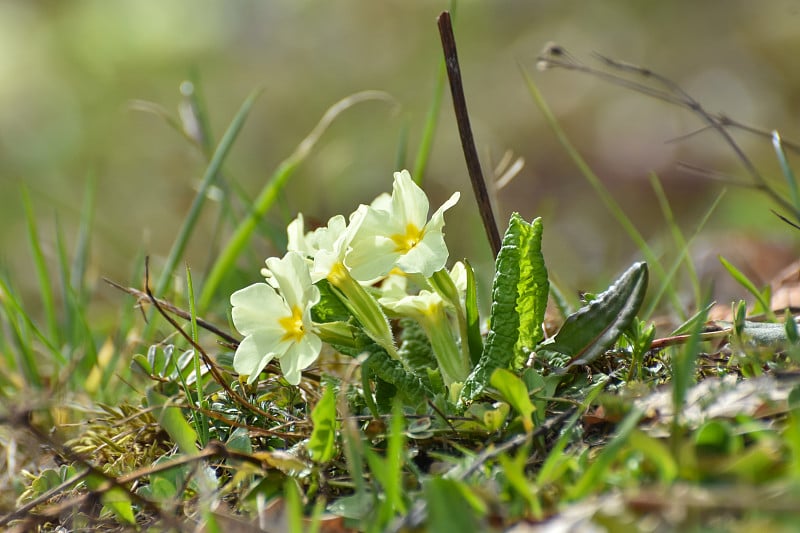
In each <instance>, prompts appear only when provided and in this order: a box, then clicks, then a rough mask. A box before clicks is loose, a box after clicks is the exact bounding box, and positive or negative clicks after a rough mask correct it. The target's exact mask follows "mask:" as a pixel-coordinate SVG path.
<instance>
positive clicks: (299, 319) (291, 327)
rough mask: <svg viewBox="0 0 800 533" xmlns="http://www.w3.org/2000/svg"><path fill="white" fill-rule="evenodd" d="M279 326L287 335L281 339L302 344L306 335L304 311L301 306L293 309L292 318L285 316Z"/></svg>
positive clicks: (279, 321)
mask: <svg viewBox="0 0 800 533" xmlns="http://www.w3.org/2000/svg"><path fill="white" fill-rule="evenodd" d="M278 324H280V325H281V327H282V328H283V329H284V331H285V332H286V333H284V334H283V337H281V340H282V341H292V342H300V341H301V340H303V337H304V336H305V334H306V331H305V327H304V326H303V310H302V309H300V307H299V306H294V307H293V308H292V315H291V316H284V317H281V318H279V319H278Z"/></svg>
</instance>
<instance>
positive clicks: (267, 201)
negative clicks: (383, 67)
mask: <svg viewBox="0 0 800 533" xmlns="http://www.w3.org/2000/svg"><path fill="white" fill-rule="evenodd" d="M368 100H388V101H393V100H392V97H391V96H389V95H388V94H386V93H384V92H380V91H363V92H360V93H356V94H353V95H350V96H348V97H347V98H344V99H343V100H340V101H339V102H337V103H335V104H334V105H333V106H331V107H330V108H328V110H327V111H326V112H325V114H324V115H323V116H322V118H321V119H320V121H319V122H318V123H317V125H316V126H314V129H313V130H311V133H309V134H308V135H307V136H306V138H305V139H303V140H302V141H301V142H300V144H298V145H297V148H295V150H294V152H292V154H291V155H290V156H289V157H287V158H286V159H284V160H283V161H282V162H281V164H280V165H279V166H278V168H277V169H276V170H275V172H274V173H273V174H272V176H271V177H270V179H269V180H268V181H267V183H266V185H264V188H263V189H261V192H260V193H259V195H258V197H257V198H256V201H255V202H254V203H253V207H252V210H251V211H250V214H249V215H248V216H247V218H245V219H244V220H243V221H242V222H241V223H240V224H239V226H238V227H237V228H236V230H235V231H234V233H233V236H231V238H230V240H229V241H228V244H227V245H226V246H225V248H224V249H223V250H222V252H221V253H220V254H219V258H218V259H217V261H216V262H215V263H214V266H213V267H211V272H210V273H209V274H208V278H207V279H206V282H205V285H204V286H203V290H202V292H201V293H200V299H199V301H198V304H197V309H198V311H199V312H200V313H201V314H202V313H203V312H204V311H205V310H206V309H208V306H209V305H210V304H211V299H212V298H213V297H214V293H215V292H216V290H217V287H219V284H220V283H221V282H222V278H223V277H224V276H225V274H227V273H228V272H229V271H230V270H231V269H232V268H233V265H234V263H235V262H236V259H237V258H238V257H239V254H241V252H242V250H244V248H245V246H247V243H248V242H250V237H251V235H252V234H253V231H254V230H255V229H256V226H257V225H258V222H259V221H260V220H261V219H262V218H263V217H264V215H265V214H266V213H267V211H269V210H270V208H271V207H272V205H273V204H274V203H275V201H276V199H277V198H278V195H279V194H280V192H281V190H283V188H284V186H285V185H286V183H287V182H288V181H289V178H290V177H292V175H293V174H294V172H295V170H297V167H299V166H300V164H301V163H302V162H303V161H304V160H305V158H306V157H308V154H310V153H311V149H312V148H313V147H314V145H315V144H316V143H317V141H318V140H319V138H320V137H321V136H322V134H323V133H324V132H325V130H326V129H327V128H328V126H330V125H331V123H332V122H333V121H334V120H335V119H336V117H338V116H339V114H341V113H342V112H343V111H345V110H346V109H348V108H350V107H352V106H353V105H355V104H357V103H359V102H364V101H368Z"/></svg>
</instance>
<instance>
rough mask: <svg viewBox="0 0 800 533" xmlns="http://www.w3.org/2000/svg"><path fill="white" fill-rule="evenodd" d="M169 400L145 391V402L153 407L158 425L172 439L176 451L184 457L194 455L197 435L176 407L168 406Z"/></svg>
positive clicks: (150, 390) (154, 392) (161, 395)
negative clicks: (175, 445) (176, 447)
mask: <svg viewBox="0 0 800 533" xmlns="http://www.w3.org/2000/svg"><path fill="white" fill-rule="evenodd" d="M169 401H170V399H169V398H167V397H166V396H164V395H163V394H159V393H158V392H156V391H155V390H153V389H152V388H151V389H148V390H147V402H148V403H149V404H150V407H153V409H154V413H155V416H156V418H157V419H158V423H159V425H161V427H162V428H164V430H165V431H166V432H167V433H168V434H169V436H170V437H172V440H174V441H175V444H177V445H178V449H179V450H180V451H181V452H182V453H185V454H186V455H196V454H197V453H198V450H197V433H195V431H194V429H193V428H192V426H191V425H190V424H189V422H187V421H186V418H185V417H184V416H183V413H182V412H181V410H180V409H179V408H178V407H175V406H168V403H169Z"/></svg>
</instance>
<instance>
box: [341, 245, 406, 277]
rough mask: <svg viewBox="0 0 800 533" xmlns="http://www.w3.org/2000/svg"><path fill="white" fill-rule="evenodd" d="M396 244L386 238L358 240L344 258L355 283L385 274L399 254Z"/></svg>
mask: <svg viewBox="0 0 800 533" xmlns="http://www.w3.org/2000/svg"><path fill="white" fill-rule="evenodd" d="M396 249H397V244H395V242H394V241H392V240H391V239H388V238H386V237H380V236H374V237H372V239H371V240H368V239H362V240H359V243H358V245H357V246H353V248H352V249H351V250H350V252H349V253H348V254H347V256H346V257H345V265H346V266H347V267H349V268H350V275H351V276H353V279H355V280H356V281H367V280H371V279H375V278H378V277H380V276H383V275H385V274H387V273H388V272H389V271H390V270H391V269H392V268H393V267H394V265H395V263H396V261H397V258H398V257H400V254H399V253H397V251H396Z"/></svg>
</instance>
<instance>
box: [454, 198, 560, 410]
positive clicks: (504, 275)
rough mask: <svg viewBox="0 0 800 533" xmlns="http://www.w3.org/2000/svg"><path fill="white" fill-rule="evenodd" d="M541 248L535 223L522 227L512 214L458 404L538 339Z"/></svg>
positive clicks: (544, 286) (543, 273) (513, 364)
mask: <svg viewBox="0 0 800 533" xmlns="http://www.w3.org/2000/svg"><path fill="white" fill-rule="evenodd" d="M541 246H542V221H541V219H538V218H537V219H536V220H534V221H533V223H532V224H528V223H527V222H525V221H524V220H523V219H522V217H521V216H520V215H519V214H518V213H514V214H512V215H511V220H510V221H509V225H508V229H507V230H506V233H505V235H504V236H503V246H502V247H501V248H500V253H499V254H498V255H497V262H496V264H495V277H494V283H493V286H492V311H491V317H490V318H489V335H488V336H487V337H486V343H485V345H484V347H483V353H482V354H481V359H480V361H479V362H478V365H477V366H476V367H475V369H474V370H473V371H472V373H471V374H470V376H469V377H468V378H467V381H466V382H465V384H464V388H463V389H462V392H461V402H462V403H464V402H468V401H471V400H472V399H473V398H475V396H477V395H478V393H480V391H481V390H483V388H484V387H485V386H486V384H487V383H488V382H489V378H491V376H492V372H494V370H495V369H496V368H520V367H521V366H522V365H523V364H524V362H525V360H526V359H527V356H528V351H529V350H530V349H532V348H533V347H534V346H535V345H536V343H538V342H539V341H540V340H541V339H542V336H543V331H542V326H541V324H542V321H543V320H544V311H545V307H546V306H547V295H548V291H549V282H548V280H547V269H546V268H545V264H544V257H543V256H542V250H541Z"/></svg>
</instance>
